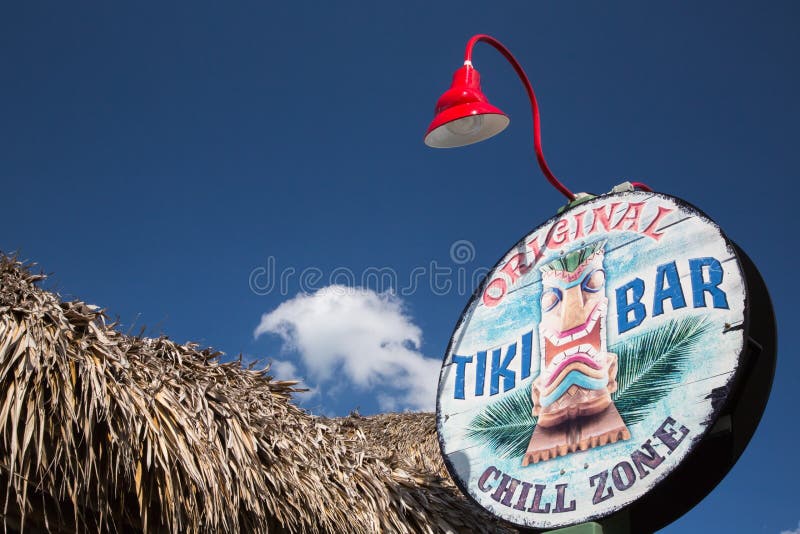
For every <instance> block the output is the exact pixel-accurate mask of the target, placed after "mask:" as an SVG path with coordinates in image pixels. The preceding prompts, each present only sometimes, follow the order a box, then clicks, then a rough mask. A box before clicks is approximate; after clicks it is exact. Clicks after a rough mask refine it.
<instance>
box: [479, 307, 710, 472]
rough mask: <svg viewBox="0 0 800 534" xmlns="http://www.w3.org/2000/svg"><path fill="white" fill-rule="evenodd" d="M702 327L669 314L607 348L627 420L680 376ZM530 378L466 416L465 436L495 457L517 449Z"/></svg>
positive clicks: (528, 417)
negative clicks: (614, 359)
mask: <svg viewBox="0 0 800 534" xmlns="http://www.w3.org/2000/svg"><path fill="white" fill-rule="evenodd" d="M708 332H710V324H709V323H708V322H707V321H706V320H705V318H704V317H685V318H682V319H673V320H670V321H669V322H667V323H665V324H664V325H662V326H660V327H658V328H654V329H652V330H649V331H647V332H645V333H643V334H640V335H638V336H636V337H633V338H631V339H626V340H622V341H620V342H618V343H617V344H615V345H614V346H612V347H611V348H610V349H609V350H610V351H611V352H614V353H616V354H617V358H618V360H617V361H618V366H619V367H618V370H617V384H618V387H617V391H616V392H615V393H614V394H613V395H612V398H613V400H614V404H615V405H616V407H617V410H618V411H619V413H620V416H622V418H623V420H624V421H625V423H626V424H627V425H629V426H630V425H634V424H636V423H637V422H639V421H641V420H642V419H644V417H645V416H646V415H647V413H648V411H649V410H650V409H651V407H652V406H653V404H655V403H656V402H658V401H659V400H660V399H661V398H663V396H664V395H666V394H667V392H669V390H670V389H672V388H673V387H675V385H677V384H678V383H679V382H680V380H681V376H682V374H683V371H684V370H685V368H686V363H687V361H688V359H689V357H690V356H691V355H692V354H693V353H694V351H696V350H698V349H699V347H700V346H701V343H702V341H703V338H704V336H705V335H706V334H707V333H708ZM532 383H533V381H532V380H531V381H530V382H528V383H527V384H526V385H525V386H523V387H521V388H519V389H517V390H515V391H513V392H511V393H509V394H508V395H506V396H505V397H503V398H501V399H498V400H497V401H495V402H492V403H490V404H489V405H487V406H486V407H485V408H484V409H483V410H481V412H479V413H478V414H477V415H476V416H475V417H474V418H473V419H472V421H471V422H470V424H469V426H468V427H467V436H468V437H469V438H471V439H474V440H475V441H479V442H481V443H484V444H486V445H488V446H489V447H491V448H492V450H493V451H494V453H495V454H497V455H498V457H500V458H510V457H515V456H521V455H523V454H524V453H525V450H526V448H527V446H528V442H529V440H530V438H531V433H532V432H533V429H534V427H535V426H536V421H537V418H536V417H535V416H534V415H532V408H533V401H532V400H531V385H532Z"/></svg>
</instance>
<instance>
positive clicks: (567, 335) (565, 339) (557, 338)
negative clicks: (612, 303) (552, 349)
mask: <svg viewBox="0 0 800 534" xmlns="http://www.w3.org/2000/svg"><path fill="white" fill-rule="evenodd" d="M607 307H608V301H607V300H606V299H603V300H601V301H600V302H598V303H597V304H596V305H595V307H594V309H593V310H592V311H591V313H590V314H589V315H588V317H587V318H586V321H585V322H584V323H583V324H582V325H578V326H576V327H573V328H570V329H568V330H562V331H560V332H553V331H552V330H550V329H544V328H543V329H542V334H543V335H544V337H545V339H546V340H547V341H549V342H550V343H551V344H552V345H555V346H556V347H560V346H562V345H566V344H567V343H570V342H572V341H575V340H578V339H581V338H583V337H586V336H588V335H589V334H590V333H591V332H592V331H593V330H594V329H595V327H596V326H597V323H598V321H600V319H601V318H602V317H603V316H604V315H605V313H606V308H607Z"/></svg>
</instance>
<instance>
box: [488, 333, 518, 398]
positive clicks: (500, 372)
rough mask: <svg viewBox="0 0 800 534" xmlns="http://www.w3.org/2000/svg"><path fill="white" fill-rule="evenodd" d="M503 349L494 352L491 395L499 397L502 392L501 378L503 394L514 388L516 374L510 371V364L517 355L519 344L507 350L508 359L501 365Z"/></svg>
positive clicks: (512, 345) (514, 344) (513, 344)
mask: <svg viewBox="0 0 800 534" xmlns="http://www.w3.org/2000/svg"><path fill="white" fill-rule="evenodd" d="M501 351H502V349H495V350H493V351H492V381H491V382H492V383H491V389H490V390H489V394H490V395H497V394H498V393H499V392H500V377H501V376H502V377H503V393H505V392H506V391H508V390H509V389H513V388H514V381H515V374H514V371H510V370H509V369H508V366H509V364H510V363H511V361H512V360H513V359H514V356H516V355H517V344H516V343H512V344H511V345H509V346H508V349H506V357H505V358H504V359H503V363H502V365H501V364H500V353H501Z"/></svg>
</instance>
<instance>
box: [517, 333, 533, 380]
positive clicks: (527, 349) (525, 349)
mask: <svg viewBox="0 0 800 534" xmlns="http://www.w3.org/2000/svg"><path fill="white" fill-rule="evenodd" d="M532 340H533V332H528V333H527V334H523V335H522V372H520V379H521V380H525V379H526V378H528V377H529V376H531V346H532V342H533V341H532Z"/></svg>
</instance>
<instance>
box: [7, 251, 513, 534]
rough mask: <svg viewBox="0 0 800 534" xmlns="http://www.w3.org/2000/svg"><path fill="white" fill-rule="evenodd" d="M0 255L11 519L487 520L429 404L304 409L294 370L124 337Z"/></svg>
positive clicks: (429, 528) (395, 525) (383, 524)
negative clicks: (453, 467) (439, 437)
mask: <svg viewBox="0 0 800 534" xmlns="http://www.w3.org/2000/svg"><path fill="white" fill-rule="evenodd" d="M43 278H44V276H43V275H38V274H33V273H32V272H31V270H30V269H29V268H28V266H26V265H23V264H22V263H20V262H18V261H17V260H15V259H11V258H7V257H0V487H2V488H5V494H3V493H2V490H0V497H2V498H3V512H2V523H3V526H4V527H5V528H6V529H9V530H12V531H14V530H18V529H27V530H31V531H37V530H40V529H45V530H52V531H56V532H73V531H86V530H92V531H97V530H102V531H130V530H133V531H139V530H143V531H146V532H184V531H248V532H353V533H360V532H364V533H373V532H444V531H456V532H470V531H473V532H496V531H500V530H505V529H504V528H503V527H502V526H501V525H499V524H498V523H496V522H494V521H493V520H492V519H490V518H489V517H488V516H487V515H486V514H484V513H483V512H482V511H479V510H477V509H476V508H474V507H473V506H471V505H469V504H468V503H467V502H466V500H465V499H464V498H463V497H462V496H461V495H460V494H459V493H458V491H457V490H456V489H455V487H454V486H453V484H452V482H451V481H450V480H449V478H447V475H446V472H445V470H444V468H443V466H442V464H441V459H440V458H439V453H438V447H437V444H436V435H435V430H434V419H433V416H432V415H431V414H385V415H380V416H375V417H370V418H361V417H358V416H351V417H348V418H343V419H324V418H318V417H314V416H312V415H310V414H308V413H306V412H305V411H303V410H301V409H300V408H298V407H297V406H295V405H294V404H292V403H291V402H290V400H291V395H292V393H293V392H295V391H296V389H295V388H294V386H295V384H296V382H289V381H277V380H274V379H273V377H272V376H270V374H269V369H268V368H267V369H263V370H259V369H253V368H243V367H242V366H241V364H240V362H230V363H220V362H219V360H218V356H219V353H218V352H214V351H212V350H211V349H200V348H199V347H198V346H197V345H194V344H185V345H179V344H177V343H175V342H173V341H171V340H169V339H167V338H164V337H161V338H157V339H150V338H144V337H133V336H127V335H123V334H121V333H119V332H117V331H116V330H115V329H114V325H113V324H108V323H107V317H106V315H105V314H104V313H103V311H102V310H99V309H97V308H96V307H94V306H89V305H87V304H85V303H83V302H80V301H72V302H62V301H61V300H60V298H59V297H58V296H57V295H56V294H54V293H51V292H48V291H44V290H42V289H41V288H39V287H38V286H37V285H36V282H38V281H40V280H41V279H43Z"/></svg>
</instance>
